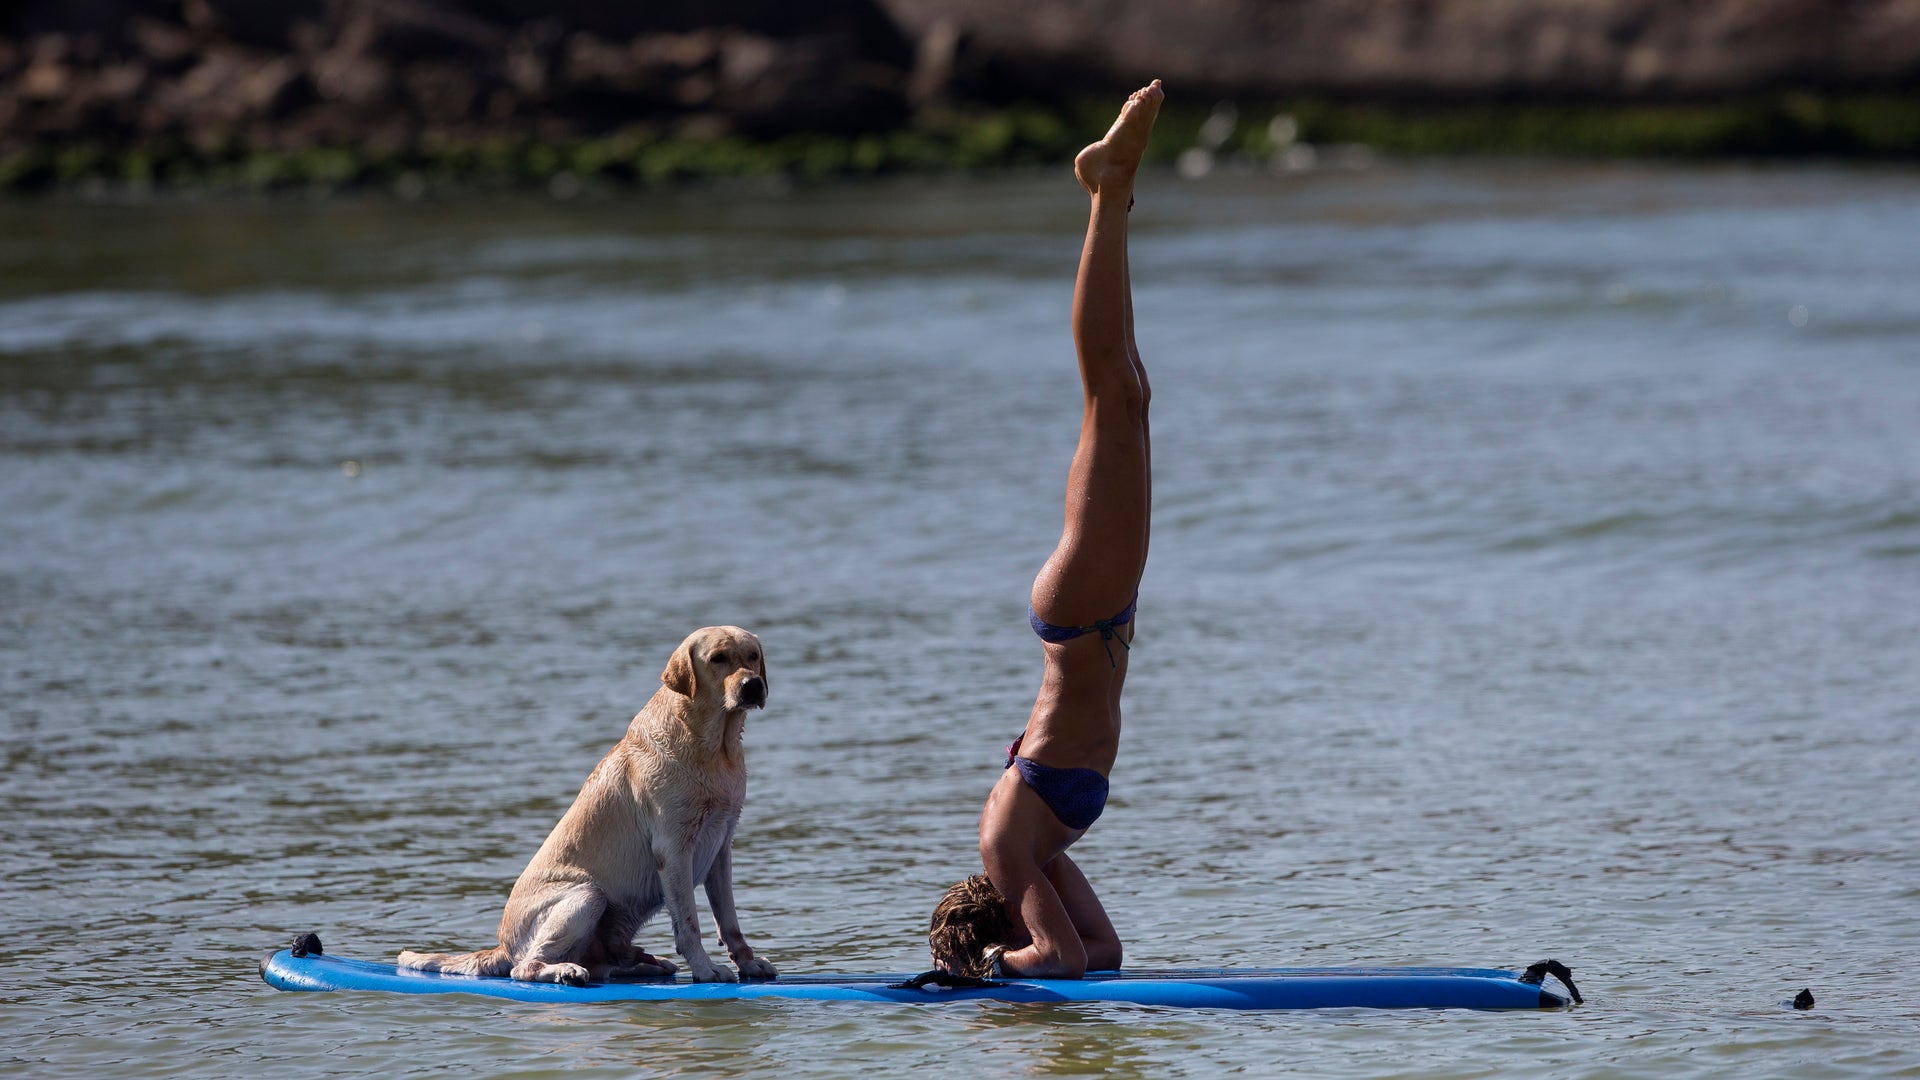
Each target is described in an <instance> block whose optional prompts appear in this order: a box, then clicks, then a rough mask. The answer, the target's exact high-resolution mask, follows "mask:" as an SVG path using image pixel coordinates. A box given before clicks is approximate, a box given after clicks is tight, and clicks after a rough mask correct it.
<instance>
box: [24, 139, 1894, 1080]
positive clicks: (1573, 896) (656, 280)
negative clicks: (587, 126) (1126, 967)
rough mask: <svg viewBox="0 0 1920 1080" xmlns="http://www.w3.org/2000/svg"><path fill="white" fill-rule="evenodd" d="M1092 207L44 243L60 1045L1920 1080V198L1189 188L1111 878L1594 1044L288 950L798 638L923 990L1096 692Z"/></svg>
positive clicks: (532, 1066)
mask: <svg viewBox="0 0 1920 1080" xmlns="http://www.w3.org/2000/svg"><path fill="white" fill-rule="evenodd" d="M1084 213H1085V208H1084V202H1083V199H1082V197H1081V196H1080V194H1079V193H1078V190H1077V189H1076V188H1075V187H1074V186H1073V183H1072V181H1071V179H1070V178H1068V177H1067V175H1066V174H1065V171H1064V169H1063V170H1062V171H1061V172H1060V173H1059V174H1058V175H1048V176H1016V177H1012V178H1006V179H995V180H981V181H942V182H934V183H923V182H911V183H909V182H897V183H885V184H869V185H859V186H847V187H831V188H824V189H813V190H801V191H797V192H785V193H783V192H778V191H770V190H757V189H741V190H728V191H707V192H696V193H684V194H674V195H646V196H639V195H631V196H622V197H610V196H608V197H599V196H595V195H594V194H593V193H586V194H583V195H582V196H580V197H579V198H576V199H574V200H571V201H568V202H564V203H560V202H554V201H551V200H547V199H540V198H531V197H528V198H510V199H509V198H502V199H485V198H477V197H476V198H471V199H453V200H447V201H439V202H433V201H429V202H425V203H418V204H413V203H406V202H401V201H388V200H381V199H371V200H342V201H331V202H314V203H306V202H300V201H281V202H263V203H246V202H239V203H236V202H209V203H196V202H192V201H175V202H167V203H161V204H150V205H134V206H115V205H82V204H76V203H13V204H6V205H0V508H3V510H0V701H3V702H4V705H0V709H4V713H3V715H4V717H5V720H4V728H3V729H0V742H3V743H4V757H3V758H0V761H3V762H4V763H3V764H0V835H4V837H5V846H4V851H5V856H4V858H5V863H4V869H5V873H4V876H0V932H3V934H4V940H5V943H6V944H5V948H4V949H3V950H0V1069H4V1070H5V1071H6V1072H8V1073H9V1074H14V1075H31V1076H149V1075H152V1076H161V1075H234V1074H246V1075H272V1076H277V1077H301V1076H312V1077H321V1076H325V1077H337V1076H355V1075H365V1076H381V1077H389V1076H399V1075H412V1074H427V1073H445V1072H449V1071H457V1072H462V1073H473V1074H496V1075H513V1076H523V1077H528V1076H539V1075H548V1074H552V1075H560V1074H562V1073H564V1074H566V1075H569V1076H580V1075H601V1076H610V1077H611V1076H630V1075H635V1074H654V1073H661V1074H664V1073H675V1072H688V1073H694V1072H698V1073H702V1074H706V1073H723V1074H732V1075H745V1074H748V1073H753V1074H772V1075H812V1076H845V1075H851V1074H854V1073H858V1072H873V1071H876V1070H885V1071H888V1072H892V1073H899V1074H905V1073H907V1072H909V1071H913V1070H918V1069H921V1068H923V1067H929V1066H931V1067H934V1068H938V1069H944V1070H954V1071H958V1070H961V1069H966V1070H968V1071H983V1072H995V1073H1002V1074H1027V1075H1056V1074H1072V1073H1107V1074H1112V1075H1117V1076H1162V1075H1179V1074H1191V1075H1210V1074H1216V1073H1223V1072H1231V1071H1241V1072H1246V1073H1250V1074H1255V1075H1259V1074H1271V1073H1277V1072H1297V1073H1302V1074H1306V1075H1323V1076H1391V1075H1417V1076H1423V1077H1424V1076H1461V1077H1465V1076H1486V1075H1499V1074H1521V1073H1525V1074H1527V1075H1554V1076H1575V1077H1615V1076H1619V1077H1650V1078H1651V1077H1660V1078H1667V1077H1676V1076H1683V1077H1684V1076H1733V1075H1738V1076H1753V1075H1792V1076H1796V1077H1816V1076H1873V1077H1880V1076H1895V1075H1905V1076H1920V991H1916V990H1915V989H1914V984H1913V980H1914V977H1913V975H1912V974H1911V971H1910V969H1911V968H1912V966H1913V965H1914V963H1915V961H1916V960H1920V796H1916V793H1915V788H1916V784H1915V778H1916V774H1917V773H1920V733H1916V728H1920V723H1917V722H1920V244H1917V243H1916V242H1915V238H1916V237H1920V173H1916V172H1914V171H1912V170H1905V169H1888V170H1852V169H1842V168H1827V167H1817V166H1814V167H1790V168H1789V167H1777V168H1756V167H1732V166H1729V167H1717V168H1669V167H1657V166H1641V165H1594V166H1569V165H1541V164H1522V163H1482V164H1419V163H1397V164H1396V163H1390V162H1389V163H1381V164H1378V165H1376V166H1375V167H1373V168H1370V169H1367V170H1365V171H1359V172H1326V173H1317V174H1311V175H1308V176H1304V177H1290V178H1280V177H1269V176H1265V175H1229V174H1216V175H1215V176H1213V177H1210V178H1208V179H1205V180H1202V181H1195V182H1186V181H1181V180H1179V179H1177V178H1175V177H1174V176H1172V175H1170V174H1166V175H1157V176H1153V177H1150V178H1147V179H1145V180H1144V181H1143V184H1142V188H1141V193H1140V206H1139V209H1138V210H1137V211H1136V213H1135V216H1134V226H1135V239H1134V243H1133V258H1134V278H1135V283H1136V295H1137V310H1138V326H1139V336H1140V340H1141V347H1142V351H1143V353H1144V355H1145V357H1146V360H1147V364H1148V367H1149V370H1150V371H1151V373H1152V376H1153V385H1154V390H1155V398H1154V410H1155V418H1154V434H1155V436H1156V445H1155V465H1156V469H1157V472H1156V477H1155V493H1156V496H1157V504H1156V507H1155V518H1154V535H1153V545H1154V546H1153V553H1152V558H1151V562H1150V564H1149V566H1148V570H1147V576H1146V581H1145V583H1144V586H1143V589H1142V596H1141V605H1140V610H1141V621H1140V627H1139V638H1138V641H1137V642H1136V650H1135V652H1134V655H1133V674H1132V676H1131V678H1130V679H1129V680H1128V685H1127V699H1126V700H1127V729H1126V737H1125V740H1124V743H1123V746H1122V750H1121V756H1120V761H1119V764H1118V765H1117V767H1116V768H1115V770H1114V774H1113V782H1114V792H1115V795H1114V799H1113V802H1112V804H1111V806H1110V808H1109V810H1108V813H1107V815H1106V816H1105V817H1104V818H1102V819H1101V821H1100V823H1099V825H1097V826H1096V827H1095V828H1094V829H1093V831H1092V832H1091V833H1089V834H1088V836H1087V838H1086V839H1085V840H1084V841H1083V842H1082V843H1081V845H1080V846H1079V847H1077V848H1076V849H1075V852H1076V858H1078V859H1079V861H1080V862H1081V864H1082V866H1083V867H1085V868H1086V870H1087V871H1088V873H1089V875H1090V876H1091V878H1092V879H1093V881H1094V883H1095V885H1096V886H1097V887H1098V888H1099V889H1100V890H1101V892H1102V894H1103V896H1104V897H1105V898H1106V902H1107V905H1108V907H1109V909H1110V910H1111V912H1112V914H1113V916H1114V919H1115V922H1116V923H1117V924H1118V925H1119V927H1120V929H1121V932H1122V934H1123V936H1124V937H1125V938H1126V941H1127V944H1128V955H1129V960H1130V962H1132V963H1137V964H1139V965H1143V966H1159V965H1194V966H1220V965H1241V966H1266V965H1327V964H1366V965H1372V964H1445V965H1463V966H1501V967H1518V966H1523V965H1525V964H1527V963H1530V962H1532V961H1534V960H1539V959H1542V958H1544V957H1548V956H1554V957H1557V958H1559V959H1561V960H1564V961H1566V962H1567V963H1569V964H1570V965H1571V966H1572V967H1573V969H1574V971H1575V972H1576V975H1577V976H1578V981H1579V982H1580V985H1581V988H1582V990H1583V991H1585V992H1586V994H1587V996H1588V998H1589V1002H1588V1004H1587V1005H1585V1006H1584V1007H1582V1008H1578V1009H1575V1010H1572V1011H1570V1012H1559V1013H1542V1014H1529V1015H1517V1014H1471V1013H1457V1012H1434V1013H1391V1012H1347V1011H1341V1012H1327V1013H1299V1014H1270V1015H1251V1014H1224V1013H1206V1012H1200V1013H1180V1012H1170V1011H1162V1010H1156V1009H1147V1008H1133V1007H1117V1006H1099V1005H1086V1006H1063V1007H1021V1006H1007V1005H949V1006H938V1007H891V1006H886V1007H875V1006H854V1005H836V1004H825V1003H805V1002H786V1003H779V1002H770V1003H735V1004H708V1005H689V1006H686V1007H672V1008H662V1007H657V1006H627V1007H619V1006H613V1007H609V1006H594V1007H580V1008H548V1007H536V1006H528V1005H516V1004H511V1003H500V1002H493V1001H487V1000H482V999H477V998H476V999H471V1000H469V999H465V998H462V997H439V998H423V999H410V998H400V997H385V996H380V995H366V994H359V995H354V994H333V995H304V994H283V993H278V992H275V991H273V990H271V989H269V988H268V987H266V985H265V984H263V983H262V982H261V981H260V980H259V977H258V974H257V970H256V961H257V960H258V958H259V957H260V956H261V955H262V954H264V953H266V952H267V951H269V950H271V949H273V948H276V947H279V946H281V945H282V944H284V942H285V941H286V940H287V938H288V937H289V936H290V935H291V934H292V933H293V932H295V931H301V930H309V929H311V930H317V931H319V932H320V934H321V936H322V937H323V938H324V939H325V941H326V943H327V946H328V949H329V951H330V952H335V953H338V954H341V955H347V956H357V957H363V958H380V957H388V956H391V955H392V954H394V953H395V952H397V951H398V950H400V949H402V948H406V947H414V946H422V947H435V948H455V947H457V948H466V949H471V948H480V947H482V946H485V945H488V944H490V943H491V942H492V940H493V939H492V932H493V929H494V925H495V923H496V921H497V919H498V917H499V909H500V905H501V903H502V902H503V900H504V898H505V895H506V892H507V889H508V887H509V886H510V884H511V882H512V880H513V878H514V876H515V875H516V874H517V873H518V872H519V870H520V868H521V867H522V866H523V865H524V863H525V861H526V860H527V858H528V857H529V856H530V855H531V853H532V852H533V850H534V848H535V847H537V846H538V844H539V842H540V840H541V839H542V838H543V837H544V835H545V834H546V832H547V830H548V829H549V828H550V827H551V825H552V823H553V822H554V821H555V820H556V819H557V818H558V816H559V814H560V813H561V811H562V810H563V809H564V807H565V806H566V805H567V803H568V802H569V801H570V799H571V798H572V796H573V794H574V792H575V791H576V790H577V789H578V786H579V784H580V782H581V780H582V779H583V778H584V777H585V776H586V773H587V771H588V770H589V769H590V768H591V766H592V765H593V763H594V762H595V761H596V760H597V759H598V757H599V756H600V755H601V754H602V753H603V752H604V751H605V750H606V748H607V747H608V746H610V745H611V744H612V743H613V741H614V740H615V739H616V738H617V737H618V736H619V735H620V733H621V732H622V730H623V729H624V726H625V724H626V722H627V719H628V717H629V716H631V715H632V713H633V712H634V710H635V709H637V708H638V707H639V705H640V704H641V703H642V702H643V701H644V700H645V699H646V697H647V696H648V695H649V694H650V693H651V692H652V689H653V688H654V686H656V685H657V680H658V677H659V673H660V670H661V668H662V667H663V665H664V663H665V660H666V657H667V655H668V653H669V652H670V651H671V649H672V648H673V646H674V645H675V644H676V643H677V642H678V641H679V640H680V638H681V637H682V636H683V635H684V634H685V633H687V632H688V631H689V630H691V629H693V628H694V627H697V626H701V625H704V624H711V623H738V624H741V625H744V626H746V627H749V628H751V629H753V630H755V631H757V632H758V633H759V634H760V635H761V637H762V638H763V640H764V642H765V645H766V649H767V654H768V657H769V668H770V676H771V678H770V681H771V684H772V701H771V703H770V706H769V708H767V709H766V710H765V711H764V712H762V713H756V714H754V715H753V716H752V718H751V719H750V721H749V725H748V734H747V737H748V755H749V764H750V767H751V770H752V781H751V783H750V790H749V797H748V807H747V810H746V814H745V818H744V821H743V824H742V831H741V836H740V840H739V843H738V849H737V853H736V858H735V862H736V866H737V868H738V869H737V875H738V878H739V889H738V892H739V900H740V907H741V909H742V913H743V921H744V925H745V927H746V930H747V933H748V936H749V938H750V939H751V940H752V941H753V942H754V943H755V944H756V945H757V946H758V947H759V948H760V950H761V951H762V952H763V953H764V954H765V955H767V956H768V957H770V958H771V959H772V960H773V961H774V962H775V963H777V964H778V965H779V966H780V967H781V970H783V971H785V972H789V973H801V972H818V971H831V970H895V971H906V970H918V969H919V968H921V967H923V966H924V964H925V945H924V934H925V928H926V919H927V913H928V911H929V909H930V907H931V905H932V903H933V901H934V899H935V898H936V897H937V896H938V894H939V892H940V890H941V889H942V888H943V887H944V886H945V885H946V884H947V883H948V882H950V881H952V880H954V879H955V878H956V877H958V876H960V875H962V874H965V873H967V872H970V871H971V870H972V869H974V868H975V867H976V866H977V856H976V853H975V850H974V827H975V822H976V815H977V813H978V809H979V805H980V802H981V799H982V798H983V796H984V794H985V792H986V790H987V788H988V787H989V786H990V785H991V784H992V782H993V780H994V779H995V777H996V774H997V772H998V769H999V764H1000V754H1001V749H1000V748H1001V746H1002V745H1003V744H1004V743H1005V742H1006V741H1007V739H1008V738H1009V737H1010V736H1011V735H1012V734H1013V733H1014V732H1016V731H1017V730H1018V729H1019V727H1020V725H1021V723H1022V722H1023V721H1024V719H1025V716H1026V712H1027V709H1028V707H1029V705H1030V704H1031V701H1032V695H1033V692H1034V690H1035V689H1036V687H1037V684H1038V675H1039V650H1038V647H1037V645H1036V643H1035V641H1034V639H1033V637H1032V635H1031V633H1030V631H1029V630H1028V629H1027V626H1026V612H1025V606H1024V605H1025V600H1026V591H1027V587H1028V584H1029V582H1030V580H1031V577H1032V574H1033V571H1034V570H1035V568H1036V567H1037V566H1038V564H1039V562H1040V561H1041V559H1042V558H1043V557H1044V556H1045V555H1046V553H1047V551H1048V550H1049V549H1050V547H1051V545H1052V543H1053V540H1054V537H1055V535H1056V533H1057V530H1058V528H1059V521H1060V498H1061V492H1062V490H1063V484H1064V475H1065V468H1066V462H1067V458H1068V456H1069V455H1070V453H1071V451H1072V445H1073V440H1074V437H1075V430H1076V427H1075V425H1076V423H1077V416H1078V408H1079V405H1078V397H1077V393H1078V391H1077V382H1076V375H1075V372H1074V368H1073V362H1072V353H1071V343H1070V339H1069V335H1068V331H1067V322H1066V309H1067V304H1068V299H1069V296H1070V290H1071V280H1072V274H1073V268H1074V262H1075V259H1076V258H1077V255H1078V250H1079V233H1080V230H1081V228H1082V227H1083V225H1084V220H1085V219H1084ZM709 925H710V924H709ZM642 942H643V944H647V945H649V946H651V947H654V948H659V949H664V948H665V947H666V946H667V944H668V943H667V941H666V938H665V937H664V936H663V935H662V932H661V931H660V928H659V927H658V925H655V926H654V927H651V928H649V930H648V931H646V932H645V933H644V934H643V935H642ZM1803 987H1805V988H1810V989H1811V990H1812V991H1813V993H1814V995H1815V996H1816V999H1817V1004H1816V1006H1815V1008H1814V1009H1812V1010H1811V1011H1807V1012H1797V1011H1794V1010H1792V1009H1790V1008H1788V1007H1786V1005H1785V1004H1784V1003H1785V1002H1786V1001H1787V1000H1788V999H1790V998H1791V997H1793V995H1794V994H1795V993H1796V992H1798V991H1799V990H1800V989H1801V988H1803Z"/></svg>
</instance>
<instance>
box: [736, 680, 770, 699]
mask: <svg viewBox="0 0 1920 1080" xmlns="http://www.w3.org/2000/svg"><path fill="white" fill-rule="evenodd" d="M740 703H741V704H742V705H765V704H766V703H767V681H766V680H765V679H762V678H761V677H760V676H758V675H749V676H747V681H746V682H743V683H741V684H740Z"/></svg>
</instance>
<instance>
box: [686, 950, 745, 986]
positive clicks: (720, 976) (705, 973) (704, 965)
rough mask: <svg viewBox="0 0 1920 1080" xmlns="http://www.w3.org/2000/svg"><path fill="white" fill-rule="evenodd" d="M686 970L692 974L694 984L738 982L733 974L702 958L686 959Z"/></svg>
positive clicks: (692, 957)
mask: <svg viewBox="0 0 1920 1080" xmlns="http://www.w3.org/2000/svg"><path fill="white" fill-rule="evenodd" d="M687 970H688V971H689V972H691V973H692V975H693V981H694V982H739V981H740V980H739V978H738V977H736V976H735V975H734V973H733V972H731V971H728V970H727V969H726V968H723V967H721V966H720V965H718V964H716V963H714V962H713V961H712V960H709V959H707V958H706V957H704V956H697V957H696V956H689V957H687Z"/></svg>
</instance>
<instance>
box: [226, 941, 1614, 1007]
mask: <svg viewBox="0 0 1920 1080" xmlns="http://www.w3.org/2000/svg"><path fill="white" fill-rule="evenodd" d="M303 942H304V943H307V944H305V946H304V947H303V944H302V943H303ZM316 945H317V941H312V940H311V935H302V938H301V942H296V945H295V947H294V948H292V949H281V950H280V951H278V952H275V953H272V954H270V955H268V956H267V957H265V958H264V959H262V960H261V961H260V975H261V977H262V978H264V979H265V980H266V981H267V982H268V983H269V984H270V985H272V986H273V987H275V988H277V989H280V990H384V991H388V992H390V993H399V994H482V995H485V996H487V997H496V998H509V999H512V1000H514V1001H534V1002H549V1003H554V1004H566V1003H573V1002H600V1001H652V1002H670V1001H742V1000H758V999H763V998H799V999H806V1000H813V1001H884V1002H901V1003H926V1002H945V1001H980V1000H994V1001H1016V1002H1051V1003H1061V1002H1093V1001H1116V1002H1126V1003H1131V1004H1136V1005H1155V1006H1162V1007H1167V1008H1193V1009H1355V1008H1362V1009H1559V1008H1565V1007H1566V1006H1567V1005H1568V1004H1569V1002H1568V999H1567V998H1565V997H1562V996H1560V995H1559V994H1557V993H1554V992H1552V991H1550V990H1546V989H1544V988H1543V987H1542V985H1541V975H1542V974H1544V973H1549V972H1550V973H1552V974H1554V976H1555V977H1556V978H1558V979H1560V981H1561V982H1562V983H1563V984H1564V985H1566V986H1567V989H1568V992H1569V993H1570V994H1572V995H1573V1000H1574V1001H1575V1002H1577V1001H1578V1000H1579V992H1578V991H1576V990H1574V989H1573V988H1572V982H1571V975H1570V974H1566V975H1562V974H1561V972H1565V971H1566V969H1565V968H1564V967H1561V966H1560V965H1559V964H1557V963H1554V962H1553V961H1543V962H1542V963H1541V964H1536V965H1534V966H1533V967H1531V968H1529V969H1527V971H1525V972H1513V971H1503V970H1498V969H1493V968H1438V967H1378V968H1365V967H1355V968H1240V969H1231V968H1229V969H1186V968H1182V969H1177V970H1138V971H1133V970H1129V971H1118V972H1094V973H1089V974H1088V975H1087V977H1086V978H1084V979H1022V978H1005V979H1000V980H995V981H991V982H987V983H984V984H982V985H977V986H965V987H942V986H938V985H932V984H929V985H924V986H919V987H916V986H914V985H913V982H914V980H911V979H910V978H909V977H908V976H904V975H782V976H780V977H779V978H778V979H774V980H770V981H766V982H738V983H695V982H687V981H684V979H681V978H662V979H644V980H635V981H632V982H612V983H592V984H589V985H586V986H563V985H559V984H556V983H530V982H515V981H513V980H512V979H502V978H482V977H476V976H472V975H443V974H440V973H438V972H427V971H413V970H409V969H405V968H400V967H397V966H395V965H394V964H377V963H370V962H368V961H365V960H351V959H345V958H342V957H337V956H327V955H324V954H322V953H321V952H319V951H318V950H317V948H315V947H314V946H316ZM1546 964H1553V966H1554V968H1557V969H1558V970H1557V971H1552V970H1551V969H1548V968H1546V967H1545V965H1546Z"/></svg>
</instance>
